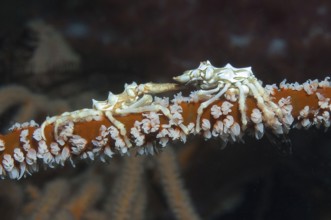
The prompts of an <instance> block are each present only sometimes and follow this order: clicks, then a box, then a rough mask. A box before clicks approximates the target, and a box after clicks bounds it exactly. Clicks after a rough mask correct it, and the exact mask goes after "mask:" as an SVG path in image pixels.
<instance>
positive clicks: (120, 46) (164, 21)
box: [0, 0, 331, 220]
mask: <svg viewBox="0 0 331 220" xmlns="http://www.w3.org/2000/svg"><path fill="white" fill-rule="evenodd" d="M330 11H331V3H330V1H298V0H287V1H261V0H259V1H248V0H235V1H233V0H225V1H216V0H214V1H213V0H204V1H202V0H200V1H199V0H187V1H182V0H179V1H175V0H172V1H165V0H159V1H151V0H146V1H115V0H111V1H109V0H96V1H88V0H80V1H79V0H69V1H9V0H8V1H1V4H0V16H1V19H0V74H1V79H0V85H1V86H3V87H5V86H9V85H13V84H18V85H22V86H24V87H25V88H27V89H29V90H30V91H32V92H35V93H42V94H45V95H47V96H48V97H50V98H57V99H63V100H66V101H67V102H68V103H70V105H71V108H72V110H74V109H78V108H82V107H90V105H91V101H90V100H91V98H96V99H98V100H100V99H101V100H102V99H106V97H107V92H108V91H113V92H115V93H116V92H121V91H122V89H123V85H124V83H131V82H132V81H137V82H138V83H144V82H148V81H153V82H169V81H171V79H172V77H173V76H176V75H179V74H181V73H182V72H183V71H184V70H187V69H193V68H196V67H197V66H198V64H199V62H200V61H204V60H207V59H209V60H210V61H211V62H212V63H213V64H214V65H215V66H223V65H225V64H226V63H231V64H232V65H233V66H235V67H243V66H252V68H253V71H254V73H255V75H256V76H257V77H258V78H259V79H261V80H262V81H263V82H264V83H267V84H271V83H279V82H281V81H282V80H283V79H285V78H286V79H287V80H288V81H290V82H294V81H298V82H300V83H302V82H304V81H305V80H307V79H315V78H317V79H324V78H325V77H326V76H328V75H329V74H330V72H331V64H330V54H331V28H330V27H331V26H330V25H331V15H330ZM33 22H43V23H44V24H45V25H49V26H51V27H52V28H54V30H56V32H58V33H59V34H60V35H61V36H62V37H63V38H64V39H65V41H66V42H67V43H68V45H70V47H71V48H72V50H73V51H74V53H75V54H76V55H77V57H79V62H78V61H77V60H76V62H73V63H70V62H66V60H64V61H63V62H62V64H60V65H58V66H56V67H54V66H52V65H51V64H52V61H53V60H54V59H55V57H56V56H58V57H60V58H61V53H56V52H55V51H54V50H56V49H54V48H57V44H56V43H54V44H55V45H53V46H50V48H53V49H52V50H46V52H45V53H44V54H43V55H42V57H47V58H48V60H49V63H50V64H49V65H50V66H51V68H48V69H47V71H42V72H39V73H36V72H33V71H31V70H28V69H27V68H26V66H27V64H28V63H29V60H30V59H31V57H33V56H34V55H35V52H36V50H37V48H38V46H39V45H40V42H41V39H40V37H39V35H38V33H36V31H34V30H32V29H31V28H30V26H29V24H31V23H33ZM47 51H49V53H48V52H47ZM82 94H83V95H84V96H83V95H82ZM82 97H84V99H83V98H82ZM81 100H85V101H81ZM46 115H47V114H46ZM289 138H290V139H291V140H292V146H293V153H292V154H285V155H284V154H282V153H281V152H280V150H279V148H282V146H280V145H277V144H276V145H272V144H271V143H270V142H269V140H267V139H265V138H264V139H263V140H261V141H255V140H253V139H252V138H249V137H248V138H247V139H246V143H245V144H232V145H231V146H229V147H227V148H226V149H225V150H222V151H221V150H220V149H219V147H218V145H219V143H218V142H217V141H210V142H204V141H203V140H201V139H194V140H191V141H190V143H189V144H187V145H185V146H182V144H179V145H178V146H177V147H178V148H188V147H192V148H193V147H194V149H195V150H194V153H193V154H192V160H191V161H184V162H183V163H182V165H183V164H184V165H183V166H182V170H183V171H182V175H183V179H184V181H185V183H186V185H187V189H188V191H189V192H190V194H191V197H192V200H193V202H194V204H195V207H196V209H197V211H198V212H199V213H200V215H201V216H202V217H203V219H222V220H224V219H225V220H232V219H242V220H249V219H283V220H285V219H323V220H327V219H331V211H330V206H331V172H330V171H331V150H330V149H331V146H330V145H331V139H330V132H326V133H324V132H323V131H321V130H316V129H310V130H308V131H293V132H291V133H290V135H289ZM193 142H194V143H193ZM85 167H86V164H83V165H82V167H81V169H77V171H72V170H71V171H70V172H76V173H79V172H84V170H85ZM69 169H72V168H69ZM51 172H54V171H51ZM52 174H53V173H52ZM44 175H45V174H41V175H39V176H38V175H36V176H32V177H29V178H28V179H27V180H24V181H23V182H21V183H12V182H10V183H7V184H18V187H22V188H24V184H27V183H26V182H29V181H31V182H33V183H34V184H36V183H35V182H37V181H36V179H37V180H38V181H40V182H39V183H38V184H36V185H38V186H40V187H41V188H42V187H43V185H44V184H46V182H47V181H51V180H52V178H55V177H52V178H49V179H48V178H45V177H44ZM56 175H62V174H61V172H57V173H56ZM72 175H75V173H73V174H72ZM46 176H47V174H46ZM47 177H49V176H47ZM34 178H35V179H34ZM0 199H2V200H3V201H4V200H5V199H6V197H4V196H3V197H0ZM22 203H24V202H22ZM163 203H164V202H163ZM163 203H162V202H160V204H157V203H153V204H149V205H148V210H151V212H156V213H155V214H154V215H152V216H153V217H154V218H161V217H162V216H167V217H164V218H165V219H166V218H171V215H170V214H169V215H166V214H164V213H167V211H163V212H162V211H160V209H159V208H157V207H159V206H162V205H164V204H163ZM0 204H1V203H0ZM22 206H23V205H22ZM2 207H6V206H2ZM10 207H15V206H14V205H13V206H10ZM0 208H1V207H0ZM153 210H154V211H153ZM165 210H167V209H166V208H165ZM6 211H7V212H8V213H9V212H11V211H13V210H12V209H10V208H8V209H6ZM8 216H15V214H12V215H10V214H8ZM153 217H152V218H153Z"/></svg>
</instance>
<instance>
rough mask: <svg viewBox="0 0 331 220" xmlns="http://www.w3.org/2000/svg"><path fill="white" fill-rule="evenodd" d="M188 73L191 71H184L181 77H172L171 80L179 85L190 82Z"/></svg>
mask: <svg viewBox="0 0 331 220" xmlns="http://www.w3.org/2000/svg"><path fill="white" fill-rule="evenodd" d="M190 72H191V71H185V72H184V73H183V74H182V75H180V76H176V77H173V79H174V80H175V81H177V82H180V83H187V82H188V81H190V80H191V77H190Z"/></svg>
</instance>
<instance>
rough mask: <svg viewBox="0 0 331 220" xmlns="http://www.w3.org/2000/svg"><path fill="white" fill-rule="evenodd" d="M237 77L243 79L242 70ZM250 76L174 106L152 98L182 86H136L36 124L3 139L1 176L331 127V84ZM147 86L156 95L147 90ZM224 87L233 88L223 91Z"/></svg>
mask: <svg viewBox="0 0 331 220" xmlns="http://www.w3.org/2000/svg"><path fill="white" fill-rule="evenodd" d="M207 64H208V65H210V63H207ZM231 68H232V66H231ZM217 69H218V68H216V70H217ZM221 69H222V71H225V70H224V68H221ZM231 70H234V71H238V72H240V74H242V69H236V68H234V69H231ZM244 70H245V71H251V70H250V68H245V69H244ZM206 71H207V70H206ZM226 71H228V70H227V69H226ZM203 73H204V72H203ZM226 73H227V72H226ZM250 73H251V72H250ZM222 74H223V72H222ZM236 74H237V73H236V72H234V75H233V76H232V75H231V77H233V78H231V80H234V79H236V76H237V75H236ZM227 77H229V76H228V75H227ZM249 77H250V78H247V82H246V81H245V80H244V81H242V82H241V81H240V83H241V84H240V83H239V81H235V84H230V83H228V84H225V85H223V87H222V86H220V85H222V84H217V85H216V88H212V89H210V88H208V89H210V90H204V89H200V90H197V91H192V92H191V94H190V95H189V96H183V95H182V92H179V93H178V94H176V95H174V98H173V99H172V100H170V101H169V98H167V97H166V98H159V97H156V96H154V97H153V96H152V94H151V91H156V93H160V92H162V91H168V90H172V88H176V90H177V89H178V87H177V86H173V85H174V84H160V86H161V87H160V88H161V89H158V84H142V85H137V84H131V85H126V87H125V91H124V92H123V93H121V94H119V95H114V94H112V93H111V94H110V96H109V99H108V100H107V101H104V102H98V101H95V102H94V104H98V105H101V104H102V108H101V107H100V106H99V107H100V108H99V107H95V106H94V107H95V108H94V109H83V110H78V111H75V112H66V113H63V114H62V115H59V116H55V117H52V118H48V119H47V120H46V121H45V122H44V123H43V124H42V125H41V126H39V125H37V124H36V123H35V122H34V121H31V122H27V123H23V124H18V123H16V124H15V125H14V126H13V127H12V128H11V129H10V132H9V133H8V134H5V135H0V162H1V163H0V175H1V177H2V178H5V177H9V178H11V179H20V178H21V177H23V176H26V174H31V173H33V172H37V171H38V169H39V167H40V166H43V167H51V168H53V167H55V166H57V165H62V166H63V165H64V164H65V163H66V162H67V161H70V162H71V163H72V164H73V165H74V162H75V161H76V160H77V159H89V160H94V159H95V158H100V159H101V161H106V160H108V159H109V158H111V157H112V156H113V154H120V155H124V154H128V152H129V150H130V149H135V152H136V153H137V154H154V153H155V152H156V151H158V149H159V148H162V147H165V146H166V145H167V143H168V142H171V141H176V140H179V141H182V142H186V139H187V137H188V136H189V135H201V136H203V137H204V138H205V139H210V138H219V139H220V140H221V141H222V142H223V143H225V144H226V143H228V142H237V141H241V140H242V138H243V136H244V135H245V134H252V135H253V136H254V137H255V138H256V139H260V138H262V137H263V135H264V133H265V132H266V131H268V132H272V133H274V134H275V135H283V134H286V133H288V132H289V130H290V129H291V128H306V129H307V128H309V127H311V126H316V127H320V126H324V127H326V128H327V127H329V126H330V109H331V105H330V103H329V101H330V97H331V88H330V82H329V78H326V79H325V80H324V81H320V82H318V81H317V80H314V81H311V80H309V81H307V82H305V83H304V84H302V85H300V84H298V83H293V84H286V83H285V81H284V82H282V83H281V84H280V86H279V87H277V86H276V85H267V86H265V87H262V85H261V83H260V82H258V81H257V80H256V78H255V77H254V75H252V74H251V75H249ZM227 79H228V78H227ZM227 79H225V78H224V79H223V78H221V79H220V80H225V81H226V80H227ZM146 85H151V88H149V89H148V90H145V89H146V88H145V87H146ZM164 85H166V89H164V88H163V87H162V86H164ZM169 85H171V87H169ZM201 86H202V85H201ZM204 86H206V85H204ZM207 86H210V84H208V85H207ZM220 88H223V90H224V88H229V89H227V90H226V91H221V92H219V90H218V89H220ZM174 90H175V89H174ZM118 97H121V100H120V101H119V100H118ZM215 97H217V99H216V98H215ZM218 97H219V98H218ZM210 100H212V101H210ZM214 100H215V101H214ZM202 105H203V107H201V106H202ZM198 124H199V126H198Z"/></svg>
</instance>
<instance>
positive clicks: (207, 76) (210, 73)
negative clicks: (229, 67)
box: [205, 67, 214, 81]
mask: <svg viewBox="0 0 331 220" xmlns="http://www.w3.org/2000/svg"><path fill="white" fill-rule="evenodd" d="M213 72H214V71H213V68H211V67H208V68H207V69H206V72H205V80H207V81H208V80H210V79H211V78H212V77H213Z"/></svg>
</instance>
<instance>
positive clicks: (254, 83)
mask: <svg viewBox="0 0 331 220" xmlns="http://www.w3.org/2000/svg"><path fill="white" fill-rule="evenodd" d="M174 80H176V81H177V82H180V83H183V84H193V85H195V86H196V87H197V88H198V89H199V90H198V91H197V94H198V96H201V97H202V96H207V95H211V96H212V97H211V98H210V99H208V100H207V101H205V102H203V103H202V104H201V105H200V107H199V108H198V112H197V113H198V116H197V121H196V132H200V130H201V127H200V123H201V122H200V120H201V115H202V113H203V110H204V109H205V108H207V107H208V106H209V105H210V104H211V103H213V102H215V101H216V100H217V99H219V98H220V97H221V96H223V95H225V96H229V97H231V96H232V97H234V98H232V99H234V100H236V99H237V97H236V96H238V98H239V110H240V113H241V118H242V120H241V122H242V129H243V130H245V129H246V125H247V116H246V106H245V105H246V97H247V96H248V95H251V96H253V97H254V98H255V99H256V101H257V105H258V107H259V108H260V109H261V110H262V112H263V116H264V118H265V120H266V122H267V124H269V125H271V126H272V124H274V123H276V122H275V118H276V117H275V115H276V116H277V117H278V118H279V119H281V118H282V113H281V110H280V109H279V107H278V106H277V105H276V104H275V103H273V102H272V101H271V100H270V98H269V94H267V93H266V91H265V89H264V88H263V87H262V86H261V84H260V82H259V81H258V80H257V78H256V77H255V76H254V74H253V72H252V68H251V67H245V68H235V67H233V66H232V65H231V64H227V65H225V66H224V67H220V68H219V67H214V66H213V65H212V64H211V63H210V62H209V61H208V60H207V61H204V62H201V63H200V65H199V67H198V68H197V69H193V70H187V71H185V72H184V73H183V74H182V75H180V76H177V77H174Z"/></svg>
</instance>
